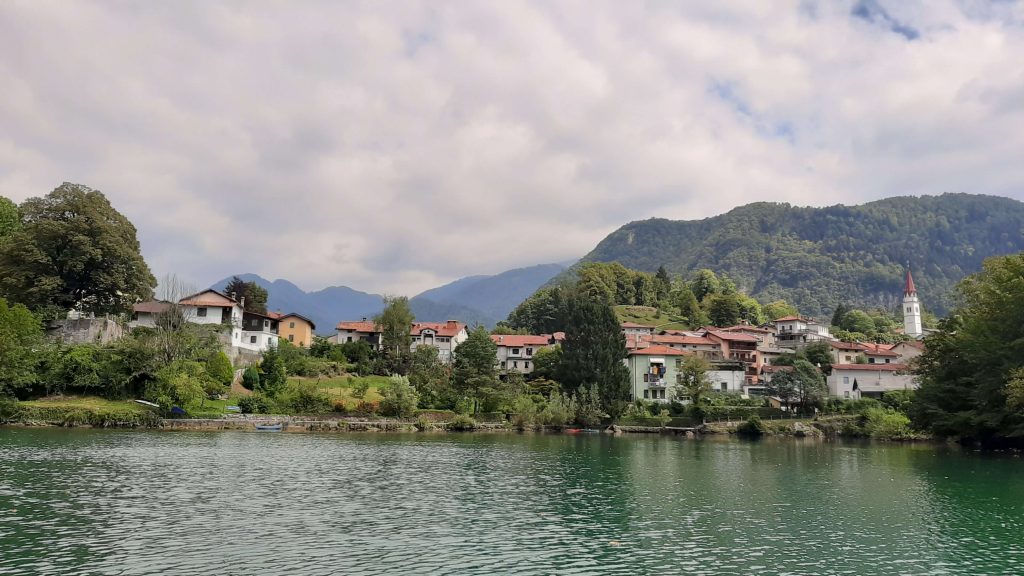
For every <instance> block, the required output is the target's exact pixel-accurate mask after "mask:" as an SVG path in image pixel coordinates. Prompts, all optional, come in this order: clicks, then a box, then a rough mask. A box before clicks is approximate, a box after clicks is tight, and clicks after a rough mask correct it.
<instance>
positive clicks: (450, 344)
mask: <svg viewBox="0 0 1024 576" xmlns="http://www.w3.org/2000/svg"><path fill="white" fill-rule="evenodd" d="M410 333H411V334H412V349H413V350H416V347H417V346H433V347H435V348H437V357H438V359H440V360H441V362H445V363H450V362H451V361H452V352H454V351H455V347H456V346H458V345H459V344H461V343H462V342H465V341H466V339H467V338H469V332H467V331H466V325H465V324H463V323H461V322H457V321H455V320H448V321H447V322H416V323H414V324H413V325H412V330H411V332H410Z"/></svg>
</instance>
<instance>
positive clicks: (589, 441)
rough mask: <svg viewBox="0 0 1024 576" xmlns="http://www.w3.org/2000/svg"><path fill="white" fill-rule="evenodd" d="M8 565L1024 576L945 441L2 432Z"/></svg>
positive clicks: (1005, 524) (1005, 512)
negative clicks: (940, 443) (940, 444)
mask: <svg viewBox="0 0 1024 576" xmlns="http://www.w3.org/2000/svg"><path fill="white" fill-rule="evenodd" d="M0 574H3V575H7V574H124V575H136V574H229V575H230V574H239V575H241V574H268V575H270V574H274V575H277V574H627V575H640V574H744V575H746V574H794V575H795V574H970V575H977V574H1024V460H1022V459H1021V458H1019V457H1015V456H1012V455H985V454H979V453H972V452H963V451H960V450H957V449H951V448H945V447H937V446H932V445H912V446H911V445H886V444H836V443H828V442H821V441H814V440H793V439H784V440H765V441H760V442H744V441H737V440H725V439H713V440H685V439H679V438H673V437H659V436H622V437H610V436H605V435H589V436H568V435H541V434H536V435H517V434H465V435H460V434H450V435H444V434H437V435H433V434H428V435H392V434H373V433H367V434H346V435H340V434H339V435H309V434H273V433H244V432H222V433H187V432H139V431H103V430H61V429H24V428H6V429H5V428H0Z"/></svg>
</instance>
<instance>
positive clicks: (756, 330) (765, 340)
mask: <svg viewBox="0 0 1024 576" xmlns="http://www.w3.org/2000/svg"><path fill="white" fill-rule="evenodd" d="M722 331H723V332H738V333H740V334H746V335H747V336H753V337H754V338H756V339H757V345H758V346H767V347H769V348H774V347H775V346H776V341H775V326H774V325H769V326H763V327H762V326H752V325H750V324H737V325H736V326H729V327H728V328H722Z"/></svg>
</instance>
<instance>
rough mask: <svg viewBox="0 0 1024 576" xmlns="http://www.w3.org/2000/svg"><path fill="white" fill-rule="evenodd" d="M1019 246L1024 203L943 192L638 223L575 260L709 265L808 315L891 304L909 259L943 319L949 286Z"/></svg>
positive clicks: (768, 205)
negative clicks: (843, 305) (850, 306)
mask: <svg viewBox="0 0 1024 576" xmlns="http://www.w3.org/2000/svg"><path fill="white" fill-rule="evenodd" d="M1021 250H1024V203H1022V202H1019V201H1017V200H1013V199H1010V198H1004V197H1001V196H987V195H978V194H964V193H955V194H954V193H948V194H942V195H937V196H895V197H891V198H884V199H880V200H875V201H872V202H867V203H864V204H860V205H841V204H839V205H833V206H826V207H822V208H815V207H799V206H793V205H790V204H788V203H774V202H755V203H751V204H745V205H743V206H737V207H735V208H733V209H732V210H729V211H728V212H725V213H723V214H720V215H717V216H711V217H708V218H703V219H700V220H668V219H664V218H650V219H647V220H637V221H633V222H630V223H628V224H625V225H623V226H622V227H620V228H619V229H617V230H615V231H614V232H612V233H611V234H609V235H608V236H607V237H605V238H604V239H603V240H602V241H601V242H599V243H598V244H597V246H595V248H594V249H593V250H592V251H591V252H590V253H588V254H587V255H586V256H584V257H583V258H582V259H581V262H587V261H592V262H619V263H621V264H622V265H624V266H627V267H629V268H634V269H637V270H642V271H646V272H654V271H656V270H657V269H658V267H659V266H665V268H666V269H667V270H668V271H669V272H670V273H674V274H684V275H688V274H690V273H692V272H693V271H695V270H699V269H701V268H709V269H712V270H714V271H715V272H718V273H725V274H727V275H729V277H730V278H732V279H733V280H734V281H735V282H736V284H737V285H738V286H739V287H740V288H741V289H742V290H744V291H746V292H748V293H749V294H751V295H752V296H754V297H756V298H758V299H759V300H761V301H762V302H768V301H772V300H776V299H785V300H787V301H790V302H791V303H794V304H796V305H797V306H798V307H799V308H800V310H801V312H802V313H805V314H812V315H826V314H831V310H832V309H834V308H835V306H836V304H838V303H840V302H843V303H849V304H854V305H859V306H880V307H885V308H891V307H893V306H895V304H897V303H898V301H899V299H900V298H901V297H902V286H903V284H902V281H903V274H904V271H905V268H906V266H907V264H908V263H909V264H910V265H911V267H912V269H913V273H914V278H915V281H917V284H918V289H919V291H920V292H921V293H922V299H923V302H924V305H925V306H927V307H928V308H929V309H931V310H933V311H936V312H939V313H945V312H946V311H947V310H949V308H950V305H951V304H952V288H953V286H954V285H955V283H956V282H957V281H959V280H960V279H961V278H963V277H964V276H966V275H967V274H969V273H972V272H975V271H977V270H979V269H980V267H981V262H982V260H983V259H984V258H985V257H988V256H994V255H998V254H1006V253H1011V252H1017V251H1021ZM565 277H566V274H562V275H560V277H557V278H555V279H553V280H552V282H558V281H559V280H561V279H564V278H565Z"/></svg>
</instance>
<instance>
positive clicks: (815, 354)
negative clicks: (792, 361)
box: [802, 342, 832, 370]
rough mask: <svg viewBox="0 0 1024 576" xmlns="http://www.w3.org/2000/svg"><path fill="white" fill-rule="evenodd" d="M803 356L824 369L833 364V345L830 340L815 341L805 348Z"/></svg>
mask: <svg viewBox="0 0 1024 576" xmlns="http://www.w3.org/2000/svg"><path fill="white" fill-rule="evenodd" d="M802 352H803V357H804V358H806V359H807V361H808V362H810V363H811V364H813V365H814V366H819V367H821V368H822V369H823V370H826V369H829V368H830V367H831V366H832V345H831V344H829V343H828V342H814V343H811V344H808V345H807V346H806V347H804V349H803V351H802Z"/></svg>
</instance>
